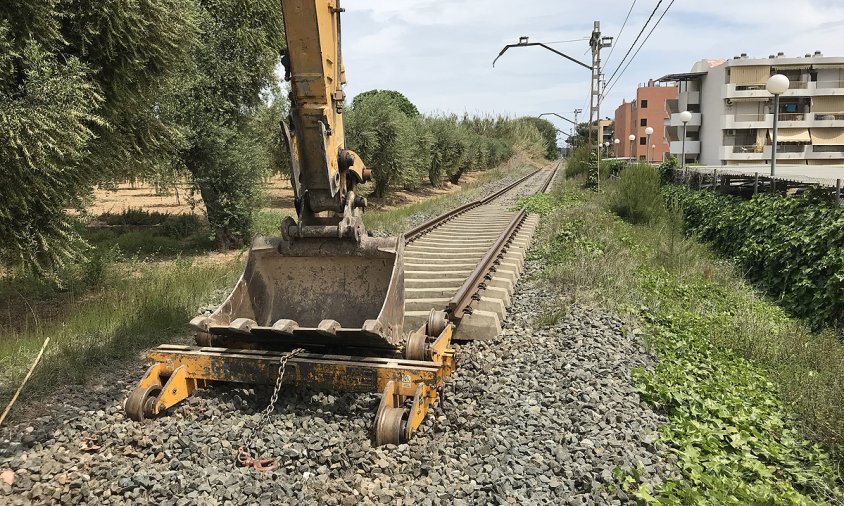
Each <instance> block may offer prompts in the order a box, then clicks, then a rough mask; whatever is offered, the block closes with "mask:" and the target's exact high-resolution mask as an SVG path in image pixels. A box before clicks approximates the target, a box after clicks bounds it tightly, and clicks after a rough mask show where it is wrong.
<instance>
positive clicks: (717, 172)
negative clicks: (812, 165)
mask: <svg viewBox="0 0 844 506" xmlns="http://www.w3.org/2000/svg"><path fill="white" fill-rule="evenodd" d="M836 169H838V170H840V168H836ZM836 175H838V174H836ZM672 176H673V180H674V182H676V183H681V184H687V185H689V186H693V187H696V188H698V189H711V190H714V191H718V192H722V193H732V194H737V195H743V196H746V197H750V196H753V195H756V194H757V193H759V192H771V193H778V194H780V195H797V194H800V193H802V192H804V191H806V190H807V189H810V188H814V189H817V190H820V191H821V192H823V191H828V192H829V194H830V197H831V198H832V201H833V202H834V204H835V206H836V207H840V206H841V181H842V178H841V177H836V178H835V179H832V178H818V177H812V176H808V175H798V174H783V175H782V176H775V177H771V176H770V167H765V166H759V167H754V166H750V167H742V168H736V167H724V166H721V167H717V166H692V167H686V168H685V169H683V168H676V169H673V175H672Z"/></svg>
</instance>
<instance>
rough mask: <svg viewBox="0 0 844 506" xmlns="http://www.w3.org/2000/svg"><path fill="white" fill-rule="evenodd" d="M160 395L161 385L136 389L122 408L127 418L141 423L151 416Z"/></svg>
mask: <svg viewBox="0 0 844 506" xmlns="http://www.w3.org/2000/svg"><path fill="white" fill-rule="evenodd" d="M160 393H161V385H150V386H148V387H146V388H141V387H137V388H135V389H134V390H132V393H131V394H129V398H128V399H126V404H125V406H124V408H125V409H126V414H127V415H129V418H131V419H132V420H134V421H136V422H140V421H143V420H144V419H145V418H149V417H151V416H152V414H153V408H154V407H155V403H156V402H157V401H158V395H159V394H160Z"/></svg>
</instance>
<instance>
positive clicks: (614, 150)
mask: <svg viewBox="0 0 844 506" xmlns="http://www.w3.org/2000/svg"><path fill="white" fill-rule="evenodd" d="M612 143H613V144H615V146H613V148H612V151H613V153H612V154H613V155H614V156H615V157H616V158H618V145H619V144H620V143H621V141H620V140H618V138H617V137H616V139H615V140H613V141H612Z"/></svg>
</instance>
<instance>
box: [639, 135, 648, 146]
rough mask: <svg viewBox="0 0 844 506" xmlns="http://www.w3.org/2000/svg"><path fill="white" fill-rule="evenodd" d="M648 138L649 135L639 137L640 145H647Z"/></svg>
mask: <svg viewBox="0 0 844 506" xmlns="http://www.w3.org/2000/svg"><path fill="white" fill-rule="evenodd" d="M647 144H648V138H647V137H639V145H640V146H647Z"/></svg>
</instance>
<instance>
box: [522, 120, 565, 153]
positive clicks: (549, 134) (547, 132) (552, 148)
mask: <svg viewBox="0 0 844 506" xmlns="http://www.w3.org/2000/svg"><path fill="white" fill-rule="evenodd" d="M518 121H523V122H525V123H527V124H529V125H533V126H534V127H536V129H537V130H539V133H540V134H541V135H542V138H543V140H544V144H545V158H547V159H549V160H553V159H555V158H557V157H558V156H559V152H558V148H557V127H555V126H554V124H553V123H551V122H550V121H548V120H546V119H542V118H534V117H531V116H525V117H524V118H519V120H518Z"/></svg>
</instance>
